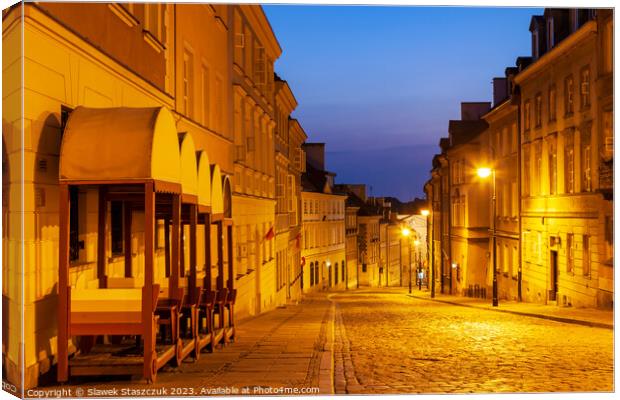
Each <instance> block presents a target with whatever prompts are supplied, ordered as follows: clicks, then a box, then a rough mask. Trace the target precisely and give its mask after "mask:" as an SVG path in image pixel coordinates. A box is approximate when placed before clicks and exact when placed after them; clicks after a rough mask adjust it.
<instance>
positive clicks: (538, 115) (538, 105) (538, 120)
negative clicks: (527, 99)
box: [534, 93, 542, 128]
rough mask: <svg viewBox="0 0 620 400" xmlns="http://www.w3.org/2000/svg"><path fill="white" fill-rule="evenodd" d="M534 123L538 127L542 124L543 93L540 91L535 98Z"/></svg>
mask: <svg viewBox="0 0 620 400" xmlns="http://www.w3.org/2000/svg"><path fill="white" fill-rule="evenodd" d="M534 123H535V124H536V127H537V128H540V126H541V125H542V95H541V94H540V93H538V94H536V97H535V98H534Z"/></svg>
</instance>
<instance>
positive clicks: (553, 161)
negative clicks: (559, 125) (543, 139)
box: [547, 137, 558, 195]
mask: <svg viewBox="0 0 620 400" xmlns="http://www.w3.org/2000/svg"><path fill="white" fill-rule="evenodd" d="M547 153H548V155H549V156H548V160H547V161H548V163H549V165H548V171H549V194H552V195H553V194H557V192H558V154H557V144H556V139H555V137H553V138H551V139H549V142H548V149H547Z"/></svg>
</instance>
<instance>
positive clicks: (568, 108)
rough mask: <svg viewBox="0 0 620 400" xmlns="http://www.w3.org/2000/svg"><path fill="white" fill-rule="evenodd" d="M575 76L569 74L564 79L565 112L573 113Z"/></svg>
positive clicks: (566, 113)
mask: <svg viewBox="0 0 620 400" xmlns="http://www.w3.org/2000/svg"><path fill="white" fill-rule="evenodd" d="M573 90H574V88H573V76H572V75H569V76H567V77H566V79H564V114H565V115H570V114H572V113H573V94H574V92H573Z"/></svg>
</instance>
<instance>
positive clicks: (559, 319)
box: [407, 294, 614, 330]
mask: <svg viewBox="0 0 620 400" xmlns="http://www.w3.org/2000/svg"><path fill="white" fill-rule="evenodd" d="M407 296H408V297H413V298H414V299H419V300H426V301H435V302H438V303H445V304H451V305H455V306H461V307H469V308H477V309H480V310H489V311H495V312H500V313H505V314H513V315H521V316H524V317H532V318H540V319H546V320H550V321H555V322H563V323H566V324H574V325H583V326H589V327H592V328H603V329H611V330H613V329H614V325H613V324H606V323H604V322H596V321H585V320H582V319H575V318H566V317H556V316H554V315H545V314H534V313H529V312H524V311H514V310H502V309H499V308H495V307H493V308H491V307H481V306H478V305H474V304H464V303H459V302H456V301H449V300H441V299H437V298H434V299H430V298H428V297H421V296H415V295H413V294H408V295H407Z"/></svg>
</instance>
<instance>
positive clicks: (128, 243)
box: [123, 201, 133, 278]
mask: <svg viewBox="0 0 620 400" xmlns="http://www.w3.org/2000/svg"><path fill="white" fill-rule="evenodd" d="M124 206H125V207H123V208H124V214H125V215H124V219H125V223H124V224H123V225H125V226H124V228H125V231H124V239H125V244H124V246H123V247H124V250H125V278H131V277H132V276H133V273H132V268H131V255H132V254H131V213H132V209H131V206H130V205H129V202H128V201H126V202H125V204H124Z"/></svg>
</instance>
